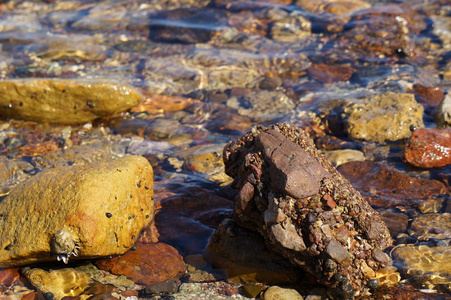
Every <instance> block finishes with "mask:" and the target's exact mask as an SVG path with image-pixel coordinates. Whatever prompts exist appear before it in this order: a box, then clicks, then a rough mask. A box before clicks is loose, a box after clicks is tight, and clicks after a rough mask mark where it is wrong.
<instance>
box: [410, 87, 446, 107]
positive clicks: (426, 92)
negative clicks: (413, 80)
mask: <svg viewBox="0 0 451 300" xmlns="http://www.w3.org/2000/svg"><path fill="white" fill-rule="evenodd" d="M413 89H414V91H415V95H416V99H417V101H418V102H420V103H421V104H423V105H424V106H425V107H437V106H439V105H440V103H441V102H442V100H443V99H444V98H445V93H444V92H443V90H442V89H441V88H439V87H435V86H430V87H427V86H424V85H421V84H419V83H417V84H415V85H414V86H413Z"/></svg>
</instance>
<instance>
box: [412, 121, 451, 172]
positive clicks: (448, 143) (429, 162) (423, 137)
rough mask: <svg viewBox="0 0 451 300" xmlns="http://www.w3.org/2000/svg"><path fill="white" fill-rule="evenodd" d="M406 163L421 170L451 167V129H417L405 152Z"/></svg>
mask: <svg viewBox="0 0 451 300" xmlns="http://www.w3.org/2000/svg"><path fill="white" fill-rule="evenodd" d="M404 157H405V159H406V161H407V162H408V163H409V164H411V165H413V166H415V167H420V168H435V167H443V166H446V165H451V128H450V129H434V128H420V129H415V130H414V131H413V133H412V136H411V137H410V139H409V140H408V141H407V143H406V147H405V150H404Z"/></svg>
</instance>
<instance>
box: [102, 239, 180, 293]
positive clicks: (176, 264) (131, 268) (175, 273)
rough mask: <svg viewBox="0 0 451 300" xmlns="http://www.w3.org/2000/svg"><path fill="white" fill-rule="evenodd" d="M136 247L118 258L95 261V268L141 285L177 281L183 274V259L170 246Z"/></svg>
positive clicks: (161, 244)
mask: <svg viewBox="0 0 451 300" xmlns="http://www.w3.org/2000/svg"><path fill="white" fill-rule="evenodd" d="M136 245H137V248H136V249H135V250H130V251H128V252H127V253H126V254H124V255H122V256H120V257H114V258H109V259H103V260H99V261H97V262H96V265H97V267H99V268H100V269H102V270H106V271H109V272H111V273H113V274H117V275H125V276H127V277H128V278H131V279H132V280H133V281H134V282H135V283H137V284H141V285H152V284H155V283H158V282H163V281H165V280H168V279H172V278H175V279H179V278H180V277H181V276H182V275H183V274H184V273H185V270H186V266H185V263H184V262H183V258H182V256H181V255H180V254H179V253H178V251H177V250H176V249H175V248H173V247H172V246H169V245H168V244H165V243H156V244H142V243H137V244H136Z"/></svg>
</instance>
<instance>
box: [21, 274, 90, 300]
mask: <svg viewBox="0 0 451 300" xmlns="http://www.w3.org/2000/svg"><path fill="white" fill-rule="evenodd" d="M22 273H23V274H24V275H25V277H26V278H27V279H28V280H29V281H30V283H31V284H32V285H33V286H34V287H35V288H36V289H37V290H38V292H40V293H42V294H46V293H51V294H52V295H53V297H54V299H55V300H61V299H62V298H63V297H67V296H70V297H74V296H78V295H80V294H81V293H82V292H83V291H84V290H85V289H86V288H87V287H88V283H89V280H90V278H89V276H88V275H86V274H85V273H84V272H83V271H80V270H75V269H72V268H66V269H60V270H51V271H45V270H43V269H39V268H35V269H30V268H28V267H27V268H24V269H23V270H22Z"/></svg>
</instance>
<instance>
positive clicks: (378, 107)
mask: <svg viewBox="0 0 451 300" xmlns="http://www.w3.org/2000/svg"><path fill="white" fill-rule="evenodd" d="M412 125H414V126H415V127H416V128H421V127H424V124H423V107H422V106H421V105H420V104H418V103H417V102H416V101H415V97H414V95H413V94H395V93H387V94H382V95H377V96H374V97H372V98H371V99H369V101H368V102H365V103H362V104H356V105H355V106H354V109H353V110H352V111H351V112H350V114H349V117H348V120H347V121H346V123H345V130H346V132H347V133H348V135H349V137H351V138H355V139H364V140H369V141H376V142H384V141H396V140H400V139H403V138H408V137H410V135H411V131H410V126H412Z"/></svg>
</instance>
